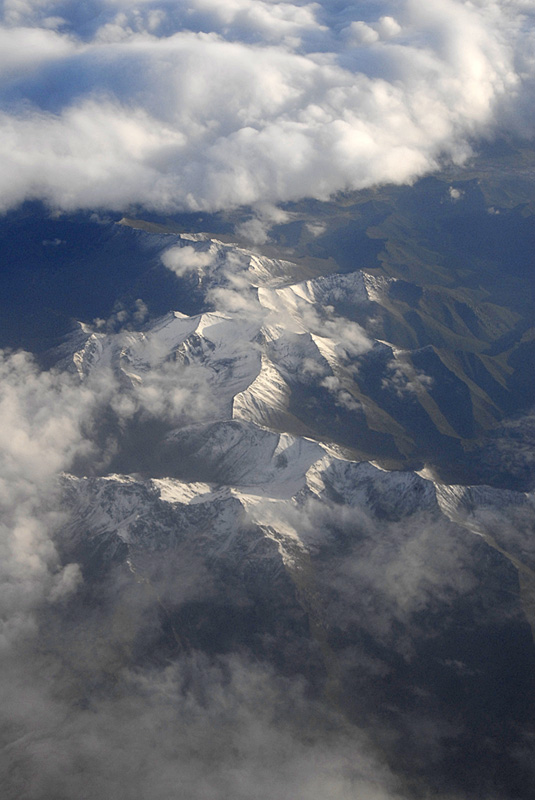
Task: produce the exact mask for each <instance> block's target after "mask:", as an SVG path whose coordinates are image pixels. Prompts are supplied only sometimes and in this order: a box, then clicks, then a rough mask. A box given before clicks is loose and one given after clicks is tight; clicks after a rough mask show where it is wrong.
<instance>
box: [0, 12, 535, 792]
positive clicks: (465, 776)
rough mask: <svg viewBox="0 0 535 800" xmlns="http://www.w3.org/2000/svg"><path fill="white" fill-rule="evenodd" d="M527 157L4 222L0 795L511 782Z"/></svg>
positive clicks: (530, 600) (526, 468)
mask: <svg viewBox="0 0 535 800" xmlns="http://www.w3.org/2000/svg"><path fill="white" fill-rule="evenodd" d="M389 25H390V28H388V25H387V23H384V26H386V27H385V30H387V29H390V30H394V29H393V28H392V25H391V24H390V23H389ZM358 30H359V31H360V34H362V29H361V28H359V29H358ZM355 35H356V33H355ZM532 161H533V156H532V153H530V151H529V150H527V149H525V148H521V149H518V148H517V147H513V146H512V145H511V144H510V143H509V144H503V145H502V150H501V152H498V153H496V152H494V153H490V152H489V153H488V154H487V155H486V156H485V157H484V158H483V157H482V158H481V159H480V161H479V162H478V163H475V164H474V165H473V171H472V172H470V171H468V170H467V171H463V170H460V171H455V172H451V173H449V174H446V173H443V174H440V175H438V174H437V175H436V176H435V177H433V178H427V179H424V180H422V181H419V182H417V183H416V184H415V185H414V186H413V187H410V188H409V187H392V186H389V187H387V188H384V189H375V190H370V191H366V192H359V193H348V194H345V195H340V196H339V197H338V199H337V200H336V201H331V202H329V203H321V202H317V201H314V200H307V201H301V202H299V203H292V204H286V205H285V206H284V207H283V208H278V209H277V208H274V207H272V206H270V205H268V204H265V205H263V206H262V207H256V208H252V209H250V210H244V209H241V210H240V211H226V212H219V213H217V214H204V213H203V214H201V213H199V214H184V215H177V216H175V217H172V218H171V217H158V216H155V215H150V214H148V213H145V214H143V215H141V214H140V215H139V218H134V217H133V216H128V217H124V218H119V217H118V215H115V217H114V216H113V215H112V216H111V217H110V216H108V215H105V214H103V213H101V214H99V215H93V214H85V213H84V214H77V215H71V214H60V215H58V214H50V213H49V212H48V211H47V210H46V209H44V208H43V207H41V206H39V205H37V204H26V205H25V206H23V207H22V208H20V209H18V210H17V211H13V212H11V213H10V214H8V215H6V216H5V217H4V218H3V219H2V221H1V225H0V237H1V240H2V243H3V249H2V252H3V254H4V263H3V270H2V273H1V277H0V280H1V281H2V284H1V289H2V298H3V301H2V302H3V304H4V306H5V309H3V311H5V313H3V329H2V345H3V346H4V348H5V350H4V353H3V360H2V363H1V369H2V383H1V392H0V401H1V407H0V411H1V413H2V418H3V420H5V423H6V424H5V426H4V428H3V431H4V432H3V434H2V439H1V443H2V449H3V452H4V454H5V458H4V465H5V467H4V470H3V472H2V474H1V476H0V477H1V481H0V499H1V502H2V507H3V517H2V525H3V534H4V536H3V540H2V542H3V544H2V547H3V548H4V549H3V551H2V553H3V558H2V573H1V574H2V583H1V590H0V591H1V597H2V601H3V603H4V605H5V607H6V609H8V611H9V615H8V617H7V623H6V624H5V626H4V627H3V628H2V637H3V638H2V645H3V651H2V652H3V656H4V657H5V666H6V670H5V674H6V675H7V680H6V682H5V683H3V684H2V692H3V703H2V707H3V709H4V714H5V717H4V722H3V735H4V740H3V741H4V743H5V748H4V750H3V757H4V770H5V775H6V776H7V777H6V781H5V785H6V787H7V788H6V792H7V796H8V797H10V798H28V800H48V798H50V797H62V798H63V797H64V798H66V800H71V798H72V799H73V800H74V798H78V797H88V798H93V797H121V796H122V797H125V798H128V800H136V798H140V800H141V798H146V797H147V796H149V795H150V796H151V797H154V798H156V800H170V799H171V798H174V797H177V796H180V797H185V798H191V800H197V799H198V798H201V797H202V798H205V797H209V798H214V800H227V799H228V798H230V797H232V798H234V797H236V798H243V799H244V800H245V799H246V798H247V799H248V798H250V797H251V796H253V795H254V796H257V797H259V798H265V800H273V798H279V797H282V796H290V795H291V796H292V797H295V798H303V800H315V798H318V800H320V798H322V800H323V798H325V797H327V796H328V797H333V798H335V800H346V799H347V800H349V798H354V797H359V796H362V797H366V798H367V800H368V798H370V800H371V798H374V800H398V798H400V799H401V798H404V799H405V800H417V798H421V797H426V796H431V795H432V796H434V797H438V798H441V797H443V798H450V797H452V796H454V797H456V798H461V800H465V798H466V800H468V798H473V797H480V798H485V800H486V798H493V800H494V798H496V800H511V798H515V800H524V799H525V800H528V798H529V799H531V797H532V796H533V792H534V789H535V785H534V783H535V775H534V773H533V765H532V759H531V752H532V742H533V736H534V735H535V732H534V730H533V714H534V711H535V684H534V678H533V676H534V675H535V669H534V667H535V649H534V645H533V631H534V629H535V616H534V613H533V609H534V607H535V606H534V598H535V572H534V570H535V556H534V550H533V544H532V540H533V518H534V517H533V492H532V489H533V458H532V455H531V449H530V443H531V439H532V429H533V420H532V416H533V414H532V411H531V410H530V409H531V408H532V406H533V401H534V399H535V398H533V385H532V382H531V380H530V375H531V370H532V364H533V361H532V345H533V330H532V328H531V324H532V320H531V307H530V300H529V297H528V292H527V288H528V287H529V286H530V283H531V280H532V275H531V268H532V261H531V259H532V252H533V251H532V248H531V243H532V240H533V234H534V228H533V210H534V209H533V194H532ZM110 213H111V212H110ZM21 347H24V348H26V349H27V350H30V351H32V352H33V355H30V354H29V353H23V352H21V351H20V348H21ZM177 787H179V789H177Z"/></svg>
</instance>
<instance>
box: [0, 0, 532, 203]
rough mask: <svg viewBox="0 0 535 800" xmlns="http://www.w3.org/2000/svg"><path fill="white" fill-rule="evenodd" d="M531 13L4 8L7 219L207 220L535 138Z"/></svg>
mask: <svg viewBox="0 0 535 800" xmlns="http://www.w3.org/2000/svg"><path fill="white" fill-rule="evenodd" d="M534 15H535V11H534V10H533V6H532V3H531V2H529V0H501V2H498V1H497V0H472V1H471V2H464V1H463V0H432V1H431V2H426V3H421V2H418V1H417V0H407V1H403V0H392V1H391V2H386V3H385V2H381V1H380V0H377V2H376V1H375V0H367V2H353V3H344V2H341V1H340V0H332V1H331V2H316V3H306V2H297V3H291V2H269V1H268V0H232V1H231V2H225V3H223V2H219V0H192V2H190V3H185V2H165V0H160V1H159V2H158V1H157V0H156V2H153V1H152V0H143V1H142V2H139V3H131V2H123V1H122V0H100V1H99V0H88V2H85V3H83V4H80V3H76V2H75V3H69V2H44V1H43V0H34V2H31V1H30V0H4V2H3V3H2V11H1V18H0V19H1V22H0V53H1V55H0V131H1V135H0V157H1V159H2V165H3V168H2V174H1V176H0V208H3V209H4V210H5V209H7V208H12V207H14V206H16V205H17V204H19V203H21V202H22V201H23V200H25V199H31V198H39V199H43V200H45V201H46V202H48V203H49V204H50V205H51V206H53V207H56V208H59V209H67V210H72V209H76V208H92V209H93V208H96V207H103V208H108V209H114V210H124V209H125V208H126V207H128V206H130V205H139V204H141V205H143V206H145V207H147V208H151V209H155V210H161V211H163V210H165V211H171V210H176V209H189V210H199V209H203V210H207V209H208V210H214V209H221V208H229V207H232V206H240V205H243V204H255V203H271V204H275V205H276V204H278V203H281V202H284V201H290V200H295V199H298V198H301V197H315V198H321V199H327V198H328V197H329V196H330V195H331V194H333V193H335V192H338V191H343V190H348V189H360V188H363V187H367V186H371V185H374V184H377V183H381V182H383V183H384V182H395V183H404V182H410V181H413V180H414V179H416V178H417V177H418V176H421V175H423V174H425V173H427V172H429V171H432V170H435V169H436V168H437V167H438V166H439V165H441V164H443V163H448V162H452V161H453V162H455V163H463V162H464V161H465V160H466V159H467V158H468V157H469V156H470V154H471V153H472V152H473V151H474V149H476V150H477V146H478V143H480V142H481V141H484V140H488V139H492V138H493V137H495V136H496V135H498V134H500V133H503V132H504V131H507V132H508V133H509V134H511V133H513V134H518V135H520V136H530V135H531V132H532V123H533V108H534V107H535V104H534V103H533V99H534V97H535V95H534V79H535V49H534V45H535V33H534V26H533V21H534Z"/></svg>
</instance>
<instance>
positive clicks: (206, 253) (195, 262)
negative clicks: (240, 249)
mask: <svg viewBox="0 0 535 800" xmlns="http://www.w3.org/2000/svg"><path fill="white" fill-rule="evenodd" d="M162 262H163V264H164V266H166V267H167V269H170V270H171V271H172V272H174V273H175V275H177V276H178V277H182V276H183V275H186V274H187V273H188V272H202V271H203V270H204V269H205V268H206V267H210V266H212V264H213V263H214V253H213V252H211V251H210V250H195V248H193V247H192V246H191V245H188V244H187V245H184V246H183V247H172V248H170V249H169V250H166V251H165V253H163V255H162Z"/></svg>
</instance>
